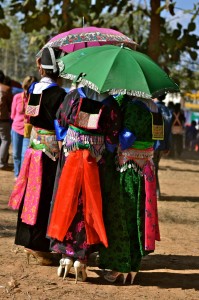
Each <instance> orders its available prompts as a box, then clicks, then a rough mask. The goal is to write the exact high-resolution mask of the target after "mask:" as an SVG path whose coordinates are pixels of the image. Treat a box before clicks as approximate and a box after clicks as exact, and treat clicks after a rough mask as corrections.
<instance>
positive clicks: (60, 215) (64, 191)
mask: <svg viewBox="0 0 199 300" xmlns="http://www.w3.org/2000/svg"><path fill="white" fill-rule="evenodd" d="M80 192H82V197H83V210H84V221H85V229H86V237H87V244H88V245H93V244H98V243H103V244H104V245H105V247H108V241H107V236H106V231H105V227H104V222H103V216H102V196H101V188H100V180H99V170H98V165H97V162H96V159H95V158H93V157H92V156H91V154H90V152H89V150H85V149H84V150H77V151H73V152H70V154H69V156H68V157H67V159H66V162H65V165H64V167H63V170H62V173H61V177H60V180H59V186H58V190H57V194H56V198H55V203H54V206H53V211H52V214H51V219H50V222H49V227H48V231H47V235H48V236H49V237H51V238H55V239H57V240H59V241H63V239H64V237H65V236H66V233H67V231H68V229H69V226H70V225H71V223H72V221H73V219H74V217H75V215H76V212H77V207H78V197H79V194H80Z"/></svg>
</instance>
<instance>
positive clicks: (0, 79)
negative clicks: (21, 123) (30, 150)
mask: <svg viewBox="0 0 199 300" xmlns="http://www.w3.org/2000/svg"><path fill="white" fill-rule="evenodd" d="M4 80H5V75H4V73H3V71H1V70H0V169H1V170H8V169H9V166H8V157H9V147H10V143H11V136H10V129H11V125H10V112H11V104H12V97H13V96H12V91H11V87H9V86H7V85H5V84H4Z"/></svg>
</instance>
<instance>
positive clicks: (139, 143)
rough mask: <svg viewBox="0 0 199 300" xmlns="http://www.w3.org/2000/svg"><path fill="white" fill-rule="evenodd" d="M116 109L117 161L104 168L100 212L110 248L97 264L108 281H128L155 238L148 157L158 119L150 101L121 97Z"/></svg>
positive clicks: (102, 250) (154, 204)
mask: <svg viewBox="0 0 199 300" xmlns="http://www.w3.org/2000/svg"><path fill="white" fill-rule="evenodd" d="M121 113H122V120H123V122H122V130H121V132H120V144H119V147H118V150H117V154H116V162H117V163H116V166H114V163H113V162H114V160H112V163H111V161H109V163H108V164H107V165H106V164H105V171H104V173H105V174H107V177H106V179H107V180H106V181H105V186H104V193H103V216H104V222H105V228H106V231H107V238H108V242H109V246H108V248H105V247H103V246H101V247H100V249H99V267H100V268H101V269H109V270H111V271H108V272H107V273H106V274H105V275H104V278H105V279H106V280H107V281H109V282H111V283H114V282H115V281H116V280H117V279H119V278H122V280H123V283H126V281H127V280H128V279H129V280H130V283H131V284H133V281H134V277H135V275H136V274H137V272H138V271H139V269H140V265H141V260H142V257H143V256H145V255H147V254H149V253H151V252H153V251H154V249H155V240H160V234H159V226H158V215H157V197H156V180H155V172H154V166H153V161H152V157H153V145H154V140H156V139H160V138H161V137H162V136H163V121H162V116H161V115H160V114H159V113H158V110H157V106H156V105H155V104H154V102H153V101H152V100H149V99H147V100H146V99H141V98H136V97H133V98H132V97H127V96H125V98H124V99H123V103H122V105H121Z"/></svg>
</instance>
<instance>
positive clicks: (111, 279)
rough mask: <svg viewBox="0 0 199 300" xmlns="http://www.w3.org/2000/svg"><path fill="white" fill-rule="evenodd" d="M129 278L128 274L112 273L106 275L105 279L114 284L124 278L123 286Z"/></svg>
mask: <svg viewBox="0 0 199 300" xmlns="http://www.w3.org/2000/svg"><path fill="white" fill-rule="evenodd" d="M127 276H128V273H121V272H115V271H110V272H108V273H107V274H105V275H104V279H106V280H107V281H109V282H111V283H114V282H115V281H116V280H117V279H119V278H122V279H123V284H125V283H126V279H127Z"/></svg>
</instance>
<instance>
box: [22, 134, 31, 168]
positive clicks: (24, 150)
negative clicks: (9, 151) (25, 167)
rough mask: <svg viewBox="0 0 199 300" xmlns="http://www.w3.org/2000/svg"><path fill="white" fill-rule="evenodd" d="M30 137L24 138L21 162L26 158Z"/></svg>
mask: <svg viewBox="0 0 199 300" xmlns="http://www.w3.org/2000/svg"><path fill="white" fill-rule="evenodd" d="M29 143H30V139H29V138H25V137H24V138H23V143H22V152H21V164H22V163H23V160H24V155H25V153H26V150H27V148H28V146H29Z"/></svg>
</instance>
